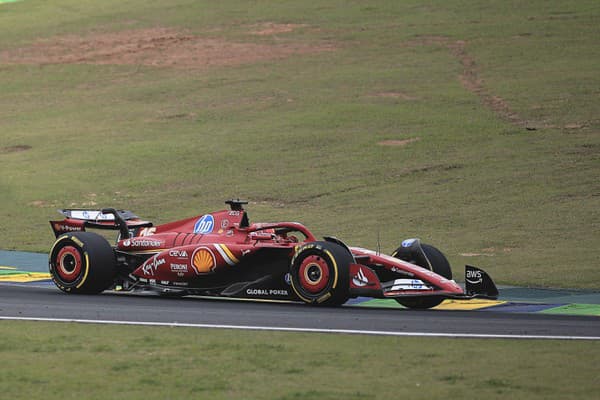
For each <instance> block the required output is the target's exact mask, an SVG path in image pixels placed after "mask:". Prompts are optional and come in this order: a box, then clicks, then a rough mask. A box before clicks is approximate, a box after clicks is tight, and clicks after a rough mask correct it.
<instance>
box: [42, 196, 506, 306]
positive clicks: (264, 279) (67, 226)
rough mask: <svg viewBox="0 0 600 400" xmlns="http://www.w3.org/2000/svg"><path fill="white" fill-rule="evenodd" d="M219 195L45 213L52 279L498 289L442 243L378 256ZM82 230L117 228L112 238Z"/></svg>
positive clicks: (258, 291)
mask: <svg viewBox="0 0 600 400" xmlns="http://www.w3.org/2000/svg"><path fill="white" fill-rule="evenodd" d="M226 204H228V205H229V209H227V210H222V211H217V212H213V213H209V214H203V215H199V216H195V217H192V218H187V219H184V220H180V221H175V222H171V223H167V224H163V225H157V226H154V224H152V222H149V221H143V220H141V219H140V218H139V217H137V216H136V215H134V214H133V213H132V212H130V211H123V210H115V209H114V208H106V209H103V210H84V209H65V210H60V212H61V213H62V214H63V215H64V217H65V218H64V219H62V220H60V221H50V224H51V226H52V229H53V231H54V233H55V236H56V242H55V243H54V245H53V246H52V249H51V251H50V256H49V268H50V274H51V276H52V280H53V281H54V283H55V284H56V286H57V287H58V288H59V289H61V290H62V291H64V292H67V293H87V294H93V293H100V292H102V291H104V290H109V289H111V290H117V291H135V290H151V291H157V292H158V293H159V294H163V295H176V296H177V295H179V296H185V295H200V296H215V297H235V298H252V299H275V300H288V301H300V302H305V303H309V304H314V305H328V306H337V305H341V304H344V303H345V302H346V301H347V300H348V299H349V298H354V297H359V296H367V297H373V298H391V299H395V300H396V301H398V302H399V303H400V304H402V305H403V306H406V307H409V308H419V309H425V308H431V307H434V306H436V305H438V304H439V303H440V302H442V301H443V300H444V299H446V298H452V299H470V298H474V297H481V298H491V299H495V298H497V296H498V290H497V289H496V286H495V285H494V283H493V281H492V279H491V278H490V277H489V276H488V274H487V273H485V272H484V271H483V270H481V269H479V268H476V267H472V266H466V267H465V269H466V277H465V278H466V279H465V280H466V283H465V289H463V288H462V287H461V286H459V285H458V284H457V283H456V282H455V281H454V280H453V279H452V271H451V269H450V264H449V263H448V260H447V259H446V257H445V256H444V255H443V254H442V252H440V251H439V250H438V249H437V248H435V247H433V246H431V245H428V244H424V243H421V241H420V240H419V239H407V240H404V241H403V242H402V243H401V245H400V246H399V247H398V249H396V250H395V251H394V252H393V253H392V254H391V255H385V254H380V253H379V252H376V251H372V250H367V249H363V248H360V247H350V246H347V245H346V244H345V243H343V242H342V241H341V240H339V239H337V238H335V237H325V238H324V240H317V238H316V237H315V236H314V235H313V234H312V233H311V232H310V231H309V230H308V229H307V228H306V227H305V226H304V225H302V224H300V223H297V222H277V223H250V221H249V219H248V214H247V212H246V210H244V207H243V206H244V205H245V204H247V202H245V201H240V200H229V201H227V202H226ZM89 229H92V230H98V229H104V230H115V231H118V234H117V238H116V243H115V244H114V245H111V244H110V243H109V242H108V240H107V239H105V236H104V235H100V234H99V233H97V232H90V231H89Z"/></svg>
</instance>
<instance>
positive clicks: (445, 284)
mask: <svg viewBox="0 0 600 400" xmlns="http://www.w3.org/2000/svg"><path fill="white" fill-rule="evenodd" d="M350 251H351V252H352V254H354V256H355V257H360V256H363V257H364V256H367V257H369V258H368V261H366V262H365V263H366V264H379V265H382V266H384V267H385V268H386V269H389V270H391V271H394V268H397V269H399V270H402V271H404V272H409V273H410V274H412V275H413V277H414V279H419V280H421V281H423V282H428V283H431V284H433V285H435V286H437V287H439V288H440V290H422V291H419V290H413V289H411V290H397V291H393V292H392V291H390V292H386V295H387V296H386V297H395V296H399V295H402V294H408V293H410V294H415V295H418V294H428V295H432V294H462V293H463V289H462V288H461V287H460V286H459V285H458V284H457V283H456V282H454V281H453V280H449V279H446V278H444V277H443V276H441V275H438V274H436V273H434V272H432V271H430V270H428V269H426V268H423V267H420V266H418V265H415V264H411V263H408V262H406V261H402V260H400V259H397V258H395V257H392V256H388V255H386V254H377V253H376V252H374V251H372V250H367V249H363V248H360V247H351V248H350Z"/></svg>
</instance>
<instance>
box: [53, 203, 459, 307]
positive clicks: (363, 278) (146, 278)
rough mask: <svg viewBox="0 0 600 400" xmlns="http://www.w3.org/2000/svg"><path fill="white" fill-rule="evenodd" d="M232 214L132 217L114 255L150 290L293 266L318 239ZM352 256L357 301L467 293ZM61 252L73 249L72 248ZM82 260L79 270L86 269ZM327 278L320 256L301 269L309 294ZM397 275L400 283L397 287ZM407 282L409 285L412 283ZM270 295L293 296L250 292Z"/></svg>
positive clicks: (369, 255)
mask: <svg viewBox="0 0 600 400" xmlns="http://www.w3.org/2000/svg"><path fill="white" fill-rule="evenodd" d="M232 208H233V209H232V210H222V211H217V212H214V213H210V214H204V215H199V216H195V217H192V218H186V219H183V220H179V221H175V222H170V223H166V224H162V225H157V226H153V225H152V224H151V223H149V222H147V221H143V220H141V219H139V218H137V217H132V218H131V219H129V220H127V221H126V222H125V223H126V225H127V229H129V231H130V232H134V235H133V236H132V237H130V238H125V239H121V240H118V241H117V243H116V246H115V250H116V252H117V255H118V254H119V253H121V254H125V255H127V256H128V257H134V258H135V257H137V258H136V259H137V260H140V261H139V263H138V262H135V263H131V264H129V265H130V266H132V269H131V270H130V271H131V272H130V273H129V276H130V277H131V278H133V279H134V280H135V281H138V280H139V282H142V283H149V284H151V285H152V284H158V285H164V286H181V287H185V286H188V285H190V283H192V282H197V281H200V280H202V279H205V278H206V277H211V276H215V275H219V272H227V270H228V269H232V268H243V267H242V266H241V265H243V264H244V263H243V261H244V258H245V257H248V256H251V255H254V254H255V253H257V252H258V251H260V250H261V249H280V250H281V252H278V254H284V255H286V256H287V257H288V258H287V259H288V260H292V258H293V257H294V254H296V249H297V248H298V246H300V245H302V244H305V243H310V242H316V241H317V238H316V237H315V236H314V235H313V234H312V233H311V232H310V231H309V230H308V229H307V228H306V227H305V226H304V225H302V224H300V223H297V222H280V223H253V224H249V223H248V217H247V214H246V211H244V210H243V209H241V208H240V209H235V208H234V207H232ZM51 226H52V228H53V230H54V232H55V234H56V235H57V236H58V235H60V234H62V233H68V232H73V231H82V230H85V228H86V227H88V226H89V227H96V228H97V227H99V226H100V227H106V228H109V229H117V230H118V228H116V226H117V224H116V223H115V221H111V220H107V221H104V220H101V221H98V220H93V221H92V220H83V219H76V218H65V219H63V220H61V221H51ZM127 229H125V230H127ZM296 235H298V236H301V237H296ZM340 245H343V243H340ZM349 250H350V252H351V253H352V255H353V257H354V259H355V262H354V263H351V264H350V266H349V273H350V277H349V278H350V279H349V281H350V283H349V288H350V293H351V295H352V296H361V295H367V296H371V297H401V296H421V295H423V296H433V295H444V296H448V297H461V296H464V295H466V294H465V292H464V291H463V289H462V288H461V287H460V286H459V285H458V284H456V282H454V281H453V280H449V279H446V278H444V277H443V276H441V275H438V274H436V273H434V272H432V271H430V270H429V269H426V268H422V267H420V266H418V265H415V264H411V263H409V262H406V261H402V260H400V259H397V258H394V257H392V256H388V255H384V254H378V253H376V252H374V251H371V250H367V249H363V248H360V247H350V248H349ZM62 251H64V252H68V251H70V250H69V248H68V247H66V248H65V249H63V250H62ZM269 254H271V253H269ZM61 255H62V253H61V254H59V258H60V256H61ZM80 261H81V260H79V262H78V263H77V264H78V265H81V262H80ZM238 264H239V265H238ZM311 266H316V267H318V268H319V270H320V271H319V272H320V274H321V276H322V278H323V279H322V280H318V279H312V280H311V278H310V277H309V274H308V272H309V268H310V267H311ZM376 270H377V271H379V272H376ZM382 270H383V272H385V274H383V275H385V276H388V277H392V278H386V279H390V280H388V281H387V282H382V281H381V280H380V275H378V273H379V274H380V273H381V272H382ZM385 270H387V271H385ZM59 273H62V274H63V278H65V279H66V280H68V278H70V276H71V275H75V276H76V275H77V274H76V273H75V272H73V273H68V272H66V271H62V272H60V271H59ZM327 274H328V268H327V265H326V263H325V262H324V261H323V262H321V261H320V260H319V257H317V256H309V257H307V258H306V259H305V260H303V263H302V264H301V265H300V275H299V279H300V284H301V285H302V286H303V288H304V289H306V290H307V291H308V292H311V293H319V292H320V291H322V290H323V289H324V288H325V287H326V285H327V282H328V281H329V279H328V276H327ZM288 275H289V274H288ZM395 276H397V277H398V279H397V280H398V281H399V282H400V281H402V282H400V283H398V284H396V280H395V279H396V278H394V277H395ZM411 280H412V282H416V283H415V286H412V287H411V286H410V282H411ZM406 281H408V282H409V283H408V284H406ZM418 282H421V283H418ZM288 285H289V282H288ZM406 285H409V286H408V287H407V286H406ZM190 286H191V285H190ZM276 289H277V288H276ZM271 292H285V293H287V292H288V289H282V290H279V289H277V290H270V289H264V290H263V289H252V290H251V293H252V294H255V293H258V294H259V295H265V296H266V294H265V293H271Z"/></svg>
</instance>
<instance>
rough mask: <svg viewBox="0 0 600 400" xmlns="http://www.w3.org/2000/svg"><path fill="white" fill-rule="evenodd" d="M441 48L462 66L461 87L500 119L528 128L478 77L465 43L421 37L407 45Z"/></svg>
mask: <svg viewBox="0 0 600 400" xmlns="http://www.w3.org/2000/svg"><path fill="white" fill-rule="evenodd" d="M433 45H437V46H443V47H446V48H447V49H448V50H449V51H450V53H451V54H452V55H453V56H454V57H456V59H457V60H458V61H459V62H460V64H461V65H462V68H463V69H462V73H461V74H460V76H459V80H460V82H461V84H462V85H463V87H464V88H465V89H467V90H468V91H470V92H472V93H474V94H476V95H477V96H478V97H479V98H480V99H481V102H482V103H483V105H484V106H486V107H488V108H490V109H491V110H492V111H494V113H496V115H498V116H499V117H500V118H502V119H504V120H506V121H508V122H510V123H512V124H514V125H518V126H522V127H529V123H528V121H526V120H524V119H523V118H521V117H520V116H519V115H518V114H517V113H516V112H515V111H513V110H511V108H510V106H509V105H508V103H507V102H506V101H505V100H504V99H502V98H501V97H500V96H496V95H494V94H493V93H490V92H489V90H488V89H486V88H485V86H484V84H483V79H482V78H481V77H480V76H479V71H478V68H477V64H476V62H475V60H474V59H473V57H471V56H470V55H469V53H468V52H467V49H466V48H467V42H465V41H464V40H452V39H450V38H447V37H444V36H422V37H420V38H418V39H415V40H413V41H411V42H409V43H408V46H433Z"/></svg>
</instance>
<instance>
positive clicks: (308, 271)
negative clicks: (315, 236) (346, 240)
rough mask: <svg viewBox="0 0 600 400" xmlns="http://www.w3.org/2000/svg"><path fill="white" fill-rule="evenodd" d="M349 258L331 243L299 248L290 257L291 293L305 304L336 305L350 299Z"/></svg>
mask: <svg viewBox="0 0 600 400" xmlns="http://www.w3.org/2000/svg"><path fill="white" fill-rule="evenodd" d="M352 262H353V258H352V255H351V254H350V253H349V252H348V250H347V249H345V248H344V247H342V246H340V245H338V244H336V243H332V242H313V243H307V244H305V245H302V246H300V248H298V250H297V251H296V254H295V255H294V257H293V258H292V262H291V266H290V276H291V283H292V289H293V290H294V293H296V295H297V296H298V297H299V298H300V299H301V300H302V301H304V302H305V303H308V304H312V305H319V306H339V305H342V304H344V303H345V302H346V301H347V300H348V298H349V296H350V263H352Z"/></svg>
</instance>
